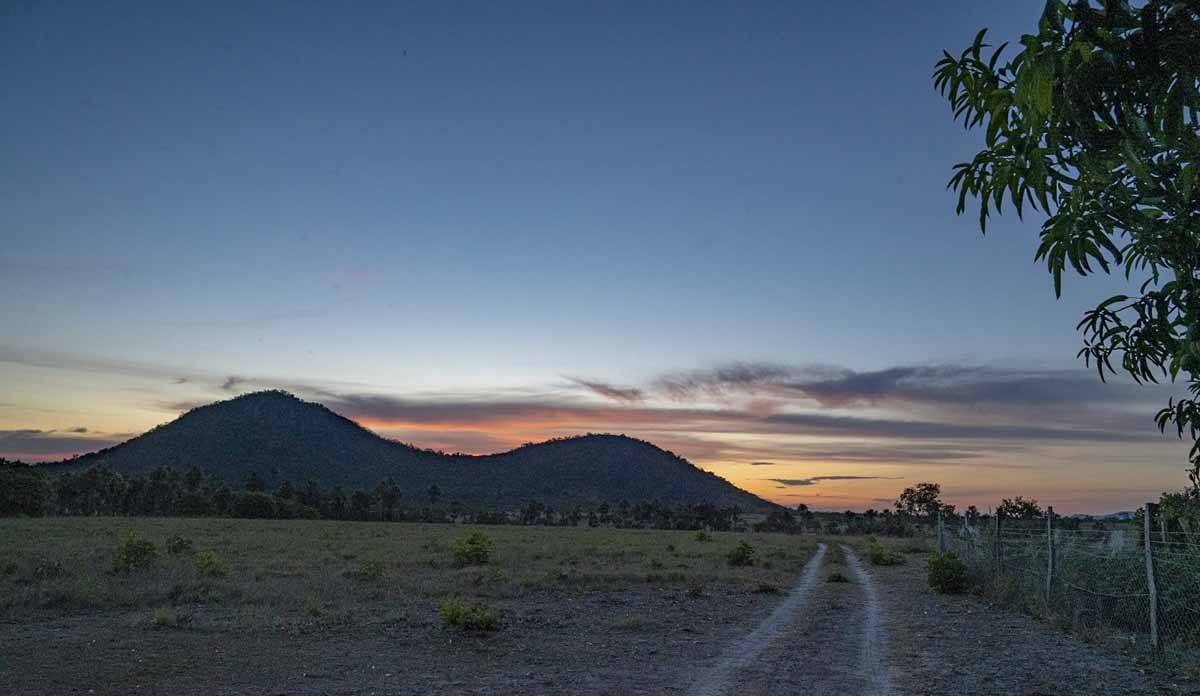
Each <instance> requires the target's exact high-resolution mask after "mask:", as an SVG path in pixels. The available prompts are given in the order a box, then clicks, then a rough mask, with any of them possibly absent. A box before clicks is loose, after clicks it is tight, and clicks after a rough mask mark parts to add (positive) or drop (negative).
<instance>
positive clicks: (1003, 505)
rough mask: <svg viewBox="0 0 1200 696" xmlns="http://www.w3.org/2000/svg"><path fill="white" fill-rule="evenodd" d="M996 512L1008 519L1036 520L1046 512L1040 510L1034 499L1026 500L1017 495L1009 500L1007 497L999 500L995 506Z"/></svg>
mask: <svg viewBox="0 0 1200 696" xmlns="http://www.w3.org/2000/svg"><path fill="white" fill-rule="evenodd" d="M996 514H997V515H1003V516H1005V517H1007V518H1009V519H1018V520H1036V519H1038V518H1039V517H1043V516H1044V515H1045V514H1046V513H1045V512H1043V511H1042V508H1041V507H1040V506H1039V505H1038V502H1037V501H1036V500H1026V499H1025V498H1022V497H1021V496H1019V495H1018V496H1017V497H1016V498H1012V499H1011V500H1010V499H1009V498H1004V499H1003V500H1001V501H1000V505H998V506H997V507H996Z"/></svg>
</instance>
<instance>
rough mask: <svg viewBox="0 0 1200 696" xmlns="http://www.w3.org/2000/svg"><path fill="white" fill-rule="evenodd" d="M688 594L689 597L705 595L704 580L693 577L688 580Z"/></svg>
mask: <svg viewBox="0 0 1200 696" xmlns="http://www.w3.org/2000/svg"><path fill="white" fill-rule="evenodd" d="M687 594H688V596H689V597H703V596H704V581H703V580H700V579H699V578H692V579H691V580H688V584H687Z"/></svg>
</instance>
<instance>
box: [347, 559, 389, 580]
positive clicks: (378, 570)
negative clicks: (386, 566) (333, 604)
mask: <svg viewBox="0 0 1200 696" xmlns="http://www.w3.org/2000/svg"><path fill="white" fill-rule="evenodd" d="M346 577H348V578H354V579H355V580H362V581H364V582H368V581H371V580H378V579H379V578H382V577H383V564H382V563H380V562H379V561H363V562H362V563H359V564H358V568H356V569H354V570H348V571H346Z"/></svg>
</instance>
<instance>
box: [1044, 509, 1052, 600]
mask: <svg viewBox="0 0 1200 696" xmlns="http://www.w3.org/2000/svg"><path fill="white" fill-rule="evenodd" d="M1053 582H1054V508H1053V507H1051V506H1048V507H1047V508H1046V606H1050V588H1051V584H1052V583H1053Z"/></svg>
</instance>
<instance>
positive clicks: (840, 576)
mask: <svg viewBox="0 0 1200 696" xmlns="http://www.w3.org/2000/svg"><path fill="white" fill-rule="evenodd" d="M825 581H826V582H850V578H848V577H846V574H845V573H843V572H842V571H840V570H835V571H833V572H832V573H830V574H829V577H827V578H825Z"/></svg>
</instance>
